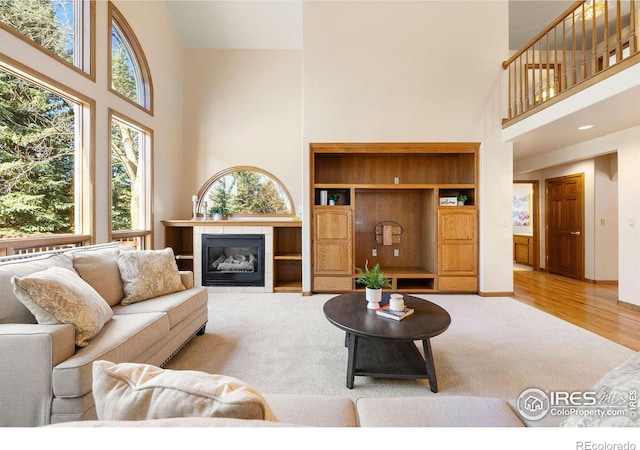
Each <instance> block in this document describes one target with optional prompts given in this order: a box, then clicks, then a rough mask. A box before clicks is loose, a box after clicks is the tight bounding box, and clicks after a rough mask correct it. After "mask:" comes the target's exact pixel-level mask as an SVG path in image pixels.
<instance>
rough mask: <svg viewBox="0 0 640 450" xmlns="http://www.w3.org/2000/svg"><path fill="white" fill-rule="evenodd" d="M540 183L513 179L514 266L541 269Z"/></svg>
mask: <svg viewBox="0 0 640 450" xmlns="http://www.w3.org/2000/svg"><path fill="white" fill-rule="evenodd" d="M539 187H540V183H539V182H538V181H537V180H522V181H520V180H514V181H513V262H514V268H516V267H523V266H528V267H530V268H532V269H534V270H539V269H540V250H539V248H540V246H539V242H540V231H539V224H540V213H539V198H540V189H539Z"/></svg>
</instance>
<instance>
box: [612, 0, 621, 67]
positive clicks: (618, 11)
mask: <svg viewBox="0 0 640 450" xmlns="http://www.w3.org/2000/svg"><path fill="white" fill-rule="evenodd" d="M621 9H622V6H621V5H620V2H616V62H615V63H614V64H618V63H619V62H620V61H622V17H621V16H622V11H621Z"/></svg>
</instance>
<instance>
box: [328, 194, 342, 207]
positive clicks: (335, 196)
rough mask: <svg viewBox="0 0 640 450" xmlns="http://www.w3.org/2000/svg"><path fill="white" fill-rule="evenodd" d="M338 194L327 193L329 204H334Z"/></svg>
mask: <svg viewBox="0 0 640 450" xmlns="http://www.w3.org/2000/svg"><path fill="white" fill-rule="evenodd" d="M339 198H340V196H339V195H338V194H330V195H329V205H331V206H333V205H335V204H336V202H337V201H338V199H339Z"/></svg>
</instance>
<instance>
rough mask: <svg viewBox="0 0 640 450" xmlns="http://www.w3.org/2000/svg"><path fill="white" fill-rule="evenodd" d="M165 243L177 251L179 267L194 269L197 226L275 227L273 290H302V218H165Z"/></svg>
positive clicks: (176, 256)
mask: <svg viewBox="0 0 640 450" xmlns="http://www.w3.org/2000/svg"><path fill="white" fill-rule="evenodd" d="M162 224H163V225H164V232H165V243H164V245H165V247H171V248H172V249H173V251H174V254H175V258H176V263H177V264H178V268H179V269H180V270H191V271H193V270H194V267H193V261H194V256H193V228H194V227H196V226H226V227H229V226H246V227H249V226H261V227H272V229H273V290H274V292H302V222H300V221H299V220H292V219H288V220H270V219H268V218H267V219H264V220H247V219H242V220H221V221H205V220H163V221H162Z"/></svg>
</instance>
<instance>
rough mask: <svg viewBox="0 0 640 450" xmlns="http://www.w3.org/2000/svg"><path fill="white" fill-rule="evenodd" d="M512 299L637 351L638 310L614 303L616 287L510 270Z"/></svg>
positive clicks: (639, 344)
mask: <svg viewBox="0 0 640 450" xmlns="http://www.w3.org/2000/svg"><path fill="white" fill-rule="evenodd" d="M513 280H514V282H513V284H514V286H513V287H514V298H515V299H516V300H519V301H521V302H523V303H526V304H528V305H531V306H533V307H535V308H538V309H540V310H542V311H545V312H547V313H549V314H553V315H554V316H556V317H559V318H561V319H563V320H566V321H567V322H570V323H573V324H574V325H577V326H579V327H582V328H585V329H587V330H589V331H591V332H593V333H596V334H598V335H600V336H603V337H605V338H607V339H610V340H612V341H614V342H617V343H618V344H621V345H624V346H625V347H628V348H630V349H632V350H635V351H640V311H637V310H633V309H630V308H628V307H624V306H620V305H618V302H617V298H618V287H617V286H611V285H603V284H594V283H586V282H581V281H578V280H573V279H571V278H566V277H561V276H558V275H554V274H549V273H546V272H540V271H534V270H515V271H514V272H513Z"/></svg>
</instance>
